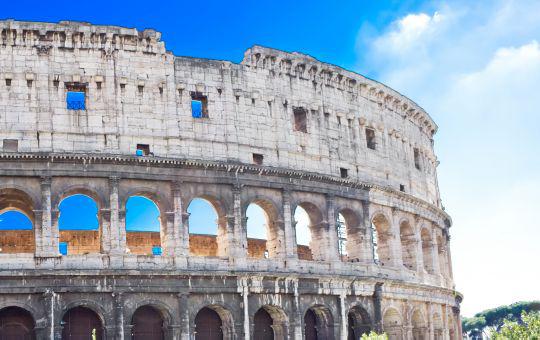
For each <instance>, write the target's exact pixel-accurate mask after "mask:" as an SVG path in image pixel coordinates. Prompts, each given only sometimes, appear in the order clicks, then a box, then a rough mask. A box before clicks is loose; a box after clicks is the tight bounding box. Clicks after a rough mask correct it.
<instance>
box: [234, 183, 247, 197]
mask: <svg viewBox="0 0 540 340" xmlns="http://www.w3.org/2000/svg"><path fill="white" fill-rule="evenodd" d="M243 187H244V185H243V184H240V183H234V184H233V188H232V192H233V194H236V195H239V194H240V193H241V192H242V188H243Z"/></svg>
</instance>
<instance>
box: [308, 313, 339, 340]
mask: <svg viewBox="0 0 540 340" xmlns="http://www.w3.org/2000/svg"><path fill="white" fill-rule="evenodd" d="M304 338H305V339H306V340H333V339H334V321H333V318H332V315H331V313H330V311H329V310H328V309H327V308H325V307H312V308H310V309H308V311H307V312H306V314H305V315H304Z"/></svg>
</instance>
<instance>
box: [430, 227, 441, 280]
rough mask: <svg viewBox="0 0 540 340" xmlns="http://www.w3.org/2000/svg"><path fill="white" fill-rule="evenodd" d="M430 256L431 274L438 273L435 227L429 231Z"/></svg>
mask: <svg viewBox="0 0 540 340" xmlns="http://www.w3.org/2000/svg"><path fill="white" fill-rule="evenodd" d="M431 257H432V258H433V274H435V275H440V274H441V267H440V265H439V249H438V244H437V232H436V230H435V228H433V229H432V231H431Z"/></svg>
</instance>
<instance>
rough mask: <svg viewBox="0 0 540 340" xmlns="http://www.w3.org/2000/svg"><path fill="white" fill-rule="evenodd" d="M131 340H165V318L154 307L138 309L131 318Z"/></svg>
mask: <svg viewBox="0 0 540 340" xmlns="http://www.w3.org/2000/svg"><path fill="white" fill-rule="evenodd" d="M131 325H132V328H131V338H132V339H133V340H163V339H164V338H165V334H164V331H163V317H162V316H161V313H160V312H159V311H158V310H157V309H155V308H154V307H152V306H142V307H139V308H137V310H136V311H135V313H133V317H132V318H131Z"/></svg>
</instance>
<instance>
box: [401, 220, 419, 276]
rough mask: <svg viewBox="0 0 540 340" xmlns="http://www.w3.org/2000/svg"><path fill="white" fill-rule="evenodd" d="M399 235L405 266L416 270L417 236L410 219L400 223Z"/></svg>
mask: <svg viewBox="0 0 540 340" xmlns="http://www.w3.org/2000/svg"><path fill="white" fill-rule="evenodd" d="M399 237H400V240H401V257H402V258H403V266H405V268H407V269H410V270H416V255H417V253H418V251H417V248H416V238H415V236H414V231H413V229H412V227H411V225H410V224H409V222H408V221H403V222H401V224H400V225H399Z"/></svg>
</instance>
